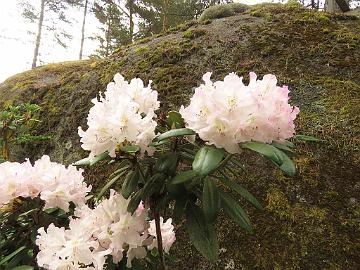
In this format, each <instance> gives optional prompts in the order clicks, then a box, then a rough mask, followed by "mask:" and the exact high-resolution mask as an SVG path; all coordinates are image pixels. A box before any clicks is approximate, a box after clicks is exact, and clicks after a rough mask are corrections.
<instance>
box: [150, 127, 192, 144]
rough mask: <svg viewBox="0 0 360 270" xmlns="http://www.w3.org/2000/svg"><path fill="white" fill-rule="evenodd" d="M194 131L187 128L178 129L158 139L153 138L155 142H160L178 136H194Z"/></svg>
mask: <svg viewBox="0 0 360 270" xmlns="http://www.w3.org/2000/svg"><path fill="white" fill-rule="evenodd" d="M195 134H196V133H195V131H193V130H191V129H189V128H179V129H172V130H169V131H167V132H165V133H163V134H161V135H159V136H158V137H156V138H155V140H156V141H162V140H165V139H168V138H171V137H178V136H185V135H195Z"/></svg>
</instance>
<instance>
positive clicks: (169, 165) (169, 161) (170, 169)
mask: <svg viewBox="0 0 360 270" xmlns="http://www.w3.org/2000/svg"><path fill="white" fill-rule="evenodd" d="M178 159H179V157H178V155H177V154H176V153H167V154H164V155H161V156H160V157H159V158H158V160H157V161H156V163H155V166H154V169H155V171H157V172H162V173H171V174H173V173H174V172H175V170H176V168H177V165H178Z"/></svg>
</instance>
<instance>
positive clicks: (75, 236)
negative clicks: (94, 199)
mask: <svg viewBox="0 0 360 270" xmlns="http://www.w3.org/2000/svg"><path fill="white" fill-rule="evenodd" d="M127 206H128V200H126V199H124V198H123V197H122V196H121V195H120V194H116V193H115V192H114V191H111V193H110V198H109V199H105V200H103V201H102V202H101V203H100V204H99V205H98V206H97V207H95V209H90V208H88V207H87V206H83V207H81V208H79V209H77V210H76V212H75V215H76V216H77V217H76V218H74V219H72V220H71V221H70V225H69V229H65V228H57V227H55V226H54V225H53V224H51V225H50V226H49V227H48V228H47V231H45V229H44V228H40V229H39V235H38V237H37V240H36V244H37V245H38V246H39V248H40V252H39V253H38V255H37V261H38V265H39V266H41V267H44V268H46V269H54V270H55V269H79V268H81V269H97V270H98V269H104V267H105V266H106V265H105V262H106V259H107V256H110V255H111V256H112V259H113V262H114V263H119V262H120V261H121V260H122V259H123V256H124V252H125V253H126V258H127V264H126V265H127V267H131V266H132V264H131V261H132V260H133V259H134V258H138V259H141V258H145V257H146V256H147V248H148V249H152V248H154V247H157V246H155V245H153V243H154V241H155V242H156V240H155V236H154V234H153V230H152V227H153V225H152V224H153V223H154V221H150V225H149V222H148V221H147V210H145V208H144V206H143V204H142V203H140V205H139V206H138V208H137V210H136V211H135V212H134V213H133V214H131V213H129V212H128V211H127ZM173 228H174V227H173V226H172V225H171V219H169V220H168V222H166V223H164V224H162V227H161V229H162V230H163V231H164V236H165V237H164V240H163V244H164V247H165V251H166V252H168V251H169V249H170V247H171V245H172V243H173V242H174V240H175V233H174V230H173ZM165 232H166V233H165ZM146 247H147V248H146Z"/></svg>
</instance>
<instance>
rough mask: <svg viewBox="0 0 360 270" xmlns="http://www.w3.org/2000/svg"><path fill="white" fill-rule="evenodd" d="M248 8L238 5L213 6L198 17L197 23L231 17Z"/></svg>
mask: <svg viewBox="0 0 360 270" xmlns="http://www.w3.org/2000/svg"><path fill="white" fill-rule="evenodd" d="M248 8H249V7H248V6H247V5H244V4H240V3H231V4H224V5H215V6H211V7H209V8H207V9H206V10H205V11H204V12H203V13H202V14H201V16H200V18H199V21H206V20H213V19H220V18H225V17H229V16H233V15H235V14H237V13H242V12H245V11H246V10H248Z"/></svg>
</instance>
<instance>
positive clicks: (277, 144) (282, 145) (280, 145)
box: [271, 141, 294, 153]
mask: <svg viewBox="0 0 360 270" xmlns="http://www.w3.org/2000/svg"><path fill="white" fill-rule="evenodd" d="M271 145H272V146H275V147H276V148H278V149H281V150H284V151H288V152H291V153H293V152H294V150H292V149H291V148H290V147H289V146H288V145H287V144H286V143H280V142H275V141H274V142H272V143H271Z"/></svg>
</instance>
